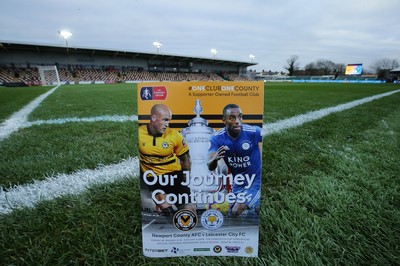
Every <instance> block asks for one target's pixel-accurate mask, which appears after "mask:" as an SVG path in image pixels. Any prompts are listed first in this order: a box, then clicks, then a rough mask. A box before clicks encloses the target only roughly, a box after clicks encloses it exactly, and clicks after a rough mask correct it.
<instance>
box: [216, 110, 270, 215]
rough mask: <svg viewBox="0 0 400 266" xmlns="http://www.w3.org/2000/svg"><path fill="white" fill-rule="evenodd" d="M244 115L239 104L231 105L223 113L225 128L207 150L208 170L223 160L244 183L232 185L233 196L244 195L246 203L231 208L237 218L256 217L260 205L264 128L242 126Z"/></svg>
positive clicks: (218, 133) (231, 171)
mask: <svg viewBox="0 0 400 266" xmlns="http://www.w3.org/2000/svg"><path fill="white" fill-rule="evenodd" d="M242 119H243V114H242V111H241V109H240V107H239V106H238V105H236V104H228V105H227V106H225V107H224V109H223V116H222V121H223V122H224V124H225V127H224V128H222V129H220V130H218V131H217V132H215V133H214V134H213V135H212V136H211V138H210V143H211V145H210V148H209V150H208V169H209V170H210V171H213V170H215V169H216V168H217V166H218V161H219V160H220V159H224V161H225V164H226V166H227V167H228V169H229V171H230V173H231V174H232V175H233V176H234V177H235V176H239V175H241V176H242V177H243V182H240V184H236V183H234V184H233V185H232V192H233V193H234V194H235V195H237V194H239V193H245V198H246V201H245V202H244V203H239V202H236V203H234V204H232V205H231V206H230V211H229V214H230V215H232V216H238V215H241V214H245V213H249V211H250V213H254V212H256V211H257V210H258V208H259V205H260V186H261V165H262V162H261V159H262V157H261V150H262V136H261V128H260V127H258V126H251V125H247V124H243V123H242Z"/></svg>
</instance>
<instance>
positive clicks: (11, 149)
mask: <svg viewBox="0 0 400 266" xmlns="http://www.w3.org/2000/svg"><path fill="white" fill-rule="evenodd" d="M398 89H400V87H399V86H398V85H393V84H379V85H378V84H321V83H318V84H313V83H301V84H300V83H266V86H265V105H264V122H266V123H267V127H268V124H269V123H273V122H276V121H279V120H281V119H285V118H290V117H293V116H297V115H300V114H304V113H307V112H309V111H313V110H318V109H322V108H326V107H331V106H336V105H338V104H342V103H346V102H350V101H353V100H357V99H362V98H365V97H369V96H372V95H377V94H381V93H384V92H388V91H393V90H398ZM47 90H49V88H46V87H32V88H3V87H0V123H1V122H3V121H5V120H6V119H7V118H8V117H9V116H10V115H11V114H12V113H14V112H16V111H18V110H20V109H21V108H22V107H23V106H24V105H26V104H28V103H29V102H30V101H31V100H33V99H34V98H36V97H37V96H39V95H40V94H42V93H44V92H45V91H47ZM135 114H137V105H136V85H135V84H114V85H63V86H61V87H60V88H58V89H57V90H56V91H55V92H54V93H53V94H51V95H50V96H49V97H48V98H46V100H45V101H44V102H42V104H41V105H40V106H39V107H38V108H37V109H35V110H34V111H33V112H32V113H31V114H30V116H29V118H28V120H29V121H30V122H34V121H39V120H40V121H52V120H55V119H61V121H63V119H67V118H71V117H74V118H78V120H79V119H80V118H93V117H102V116H110V117H117V116H132V115H135ZM136 143H137V122H134V121H90V122H85V121H78V122H65V123H58V124H52V123H47V124H43V125H39V124H37V125H32V126H28V127H23V128H21V129H20V130H19V131H17V132H15V133H13V134H12V135H10V136H9V137H8V138H6V139H4V140H2V141H0V153H1V157H0V187H2V189H3V190H6V191H7V190H8V189H12V188H13V187H15V186H20V185H24V184H29V183H32V182H33V180H44V179H46V178H47V177H51V176H54V175H55V174H60V173H62V174H73V173H75V172H76V171H78V170H81V169H94V168H96V167H98V166H99V165H109V164H117V163H119V162H121V161H122V160H125V159H126V158H129V157H136V156H137V145H136ZM399 147H400V93H395V94H392V95H390V96H388V97H384V98H381V99H378V100H375V101H372V102H369V103H365V104H363V105H360V106H357V107H354V108H351V109H348V110H345V111H342V112H337V113H333V114H330V115H328V116H326V117H324V118H321V119H318V120H315V121H313V122H310V123H305V124H303V125H301V126H299V127H295V128H290V129H286V130H283V131H281V132H278V133H274V134H271V135H267V136H265V137H264V143H263V181H262V182H263V183H262V203H261V204H262V210H261V215H260V216H261V218H260V223H261V224H260V249H259V257H258V258H251V259H250V258H238V257H180V258H168V259H152V258H146V257H143V256H142V252H141V241H142V239H141V215H140V195H139V191H138V188H139V179H138V178H135V177H132V178H124V179H121V180H119V181H118V182H114V183H109V184H104V185H98V186H93V187H90V188H88V189H87V190H86V191H85V192H83V193H80V194H77V195H70V196H63V197H60V198H57V199H56V200H52V201H43V202H41V203H39V204H38V205H37V206H36V207H35V208H26V209H21V210H15V211H13V212H12V213H10V214H6V215H1V214H0V265H165V264H170V265H241V266H243V265H396V264H398V262H399V260H400V257H399V250H400V247H399V243H400V208H399V206H400V159H399V158H400V149H399Z"/></svg>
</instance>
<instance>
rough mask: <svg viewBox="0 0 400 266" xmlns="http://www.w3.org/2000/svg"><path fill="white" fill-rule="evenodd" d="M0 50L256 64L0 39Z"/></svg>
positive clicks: (239, 65)
mask: <svg viewBox="0 0 400 266" xmlns="http://www.w3.org/2000/svg"><path fill="white" fill-rule="evenodd" d="M0 50H3V51H5V52H10V53H12V52H22V51H27V52H34V53H39V54H40V53H42V52H55V53H65V54H82V55H91V56H94V55H103V56H112V57H117V56H123V57H130V58H132V59H134V58H137V57H140V58H145V59H148V60H153V59H158V60H163V61H176V62H198V63H207V64H210V65H213V64H214V65H229V66H237V67H249V66H254V65H257V63H255V62H245V61H233V60H224V59H217V58H201V57H193V56H183V55H174V54H165V53H148V52H138V51H119V50H110V49H102V48H88V47H67V46H55V45H49V44H35V43H15V42H10V41H0Z"/></svg>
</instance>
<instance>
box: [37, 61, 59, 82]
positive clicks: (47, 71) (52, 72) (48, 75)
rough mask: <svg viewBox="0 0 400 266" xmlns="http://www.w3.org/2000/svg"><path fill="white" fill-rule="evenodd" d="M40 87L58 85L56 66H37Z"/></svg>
mask: <svg viewBox="0 0 400 266" xmlns="http://www.w3.org/2000/svg"><path fill="white" fill-rule="evenodd" d="M37 68H38V71H39V77H40V83H41V85H42V86H52V85H60V76H59V75H58V70H57V67H56V66H37Z"/></svg>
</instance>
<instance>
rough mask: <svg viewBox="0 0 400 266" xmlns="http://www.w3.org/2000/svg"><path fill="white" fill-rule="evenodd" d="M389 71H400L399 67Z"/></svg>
mask: <svg viewBox="0 0 400 266" xmlns="http://www.w3.org/2000/svg"><path fill="white" fill-rule="evenodd" d="M390 72H393V73H394V72H400V67H398V68H395V69H392V70H390Z"/></svg>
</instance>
